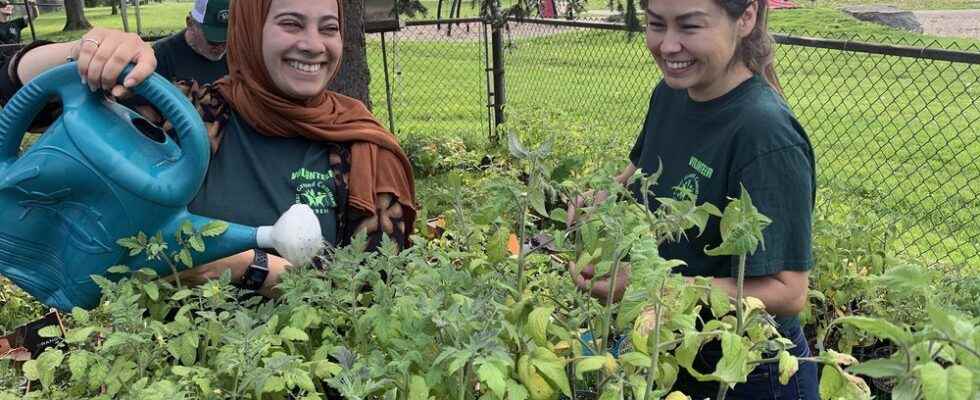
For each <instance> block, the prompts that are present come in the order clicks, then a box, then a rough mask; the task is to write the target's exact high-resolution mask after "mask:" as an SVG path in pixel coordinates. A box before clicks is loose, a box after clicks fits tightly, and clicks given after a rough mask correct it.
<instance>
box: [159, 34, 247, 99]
mask: <svg viewBox="0 0 980 400" xmlns="http://www.w3.org/2000/svg"><path fill="white" fill-rule="evenodd" d="M185 31H186V29H185V30H182V31H180V32H177V33H175V34H173V35H170V36H168V37H165V38H163V39H160V40H158V41H156V42H155V43H153V52H154V54H156V57H157V69H156V73H158V74H160V75H162V76H163V77H164V78H167V80H169V81H171V82H177V81H196V82H197V83H200V84H202V85H204V84H208V83H212V82H214V81H216V80H218V79H221V78H222V77H224V76H225V75H228V63H227V62H225V59H221V60H219V61H211V60H208V59H207V58H204V56H202V55H200V54H197V52H196V51H194V49H192V48H191V46H190V45H189V44H187V38H186V37H185V36H184V33H185Z"/></svg>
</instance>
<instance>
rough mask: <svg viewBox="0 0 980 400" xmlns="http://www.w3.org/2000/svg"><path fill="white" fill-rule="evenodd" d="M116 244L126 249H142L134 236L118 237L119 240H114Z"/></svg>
mask: <svg viewBox="0 0 980 400" xmlns="http://www.w3.org/2000/svg"><path fill="white" fill-rule="evenodd" d="M116 244H118V245H119V246H120V247H123V248H127V249H130V250H142V249H143V245H142V244H141V243H140V242H139V241H138V240H136V238H134V237H127V238H122V239H119V240H117V241H116ZM137 254H139V253H137Z"/></svg>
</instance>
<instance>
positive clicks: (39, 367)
mask: <svg viewBox="0 0 980 400" xmlns="http://www.w3.org/2000/svg"><path fill="white" fill-rule="evenodd" d="M64 360H65V353H63V352H62V351H61V350H58V349H47V350H45V351H44V353H42V354H41V355H40V356H38V358H37V360H36V361H37V364H36V367H35V371H36V372H37V379H39V380H40V381H41V385H42V386H44V387H45V388H48V387H51V385H52V384H54V373H55V370H57V368H58V367H59V366H61V363H62V361H64ZM28 362H30V361H28ZM25 373H26V371H25Z"/></svg>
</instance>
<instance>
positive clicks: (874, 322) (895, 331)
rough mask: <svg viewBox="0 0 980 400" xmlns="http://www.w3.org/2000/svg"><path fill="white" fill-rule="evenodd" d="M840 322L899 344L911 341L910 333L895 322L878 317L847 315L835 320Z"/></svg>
mask: <svg viewBox="0 0 980 400" xmlns="http://www.w3.org/2000/svg"><path fill="white" fill-rule="evenodd" d="M837 321H838V322H839V323H841V324H846V325H851V326H853V327H855V328H858V329H860V330H862V331H865V332H867V333H869V334H871V335H874V336H875V337H877V338H880V339H888V340H891V341H893V342H896V343H898V344H900V345H903V344H906V343H909V342H911V341H912V334H911V333H909V332H908V331H906V330H904V329H902V328H899V327H898V326H896V325H895V324H892V323H891V322H888V321H886V320H884V319H880V318H870V317H859V316H848V317H843V318H839V319H838V320H837Z"/></svg>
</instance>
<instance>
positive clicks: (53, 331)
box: [37, 325, 61, 338]
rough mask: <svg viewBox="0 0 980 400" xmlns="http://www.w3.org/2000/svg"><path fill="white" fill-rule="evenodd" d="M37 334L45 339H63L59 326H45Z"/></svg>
mask: <svg viewBox="0 0 980 400" xmlns="http://www.w3.org/2000/svg"><path fill="white" fill-rule="evenodd" d="M37 334H38V335H40V336H41V337H44V338H53V337H61V327H60V326H58V325H49V326H45V327H44V328H41V330H39V331H38V332H37Z"/></svg>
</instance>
